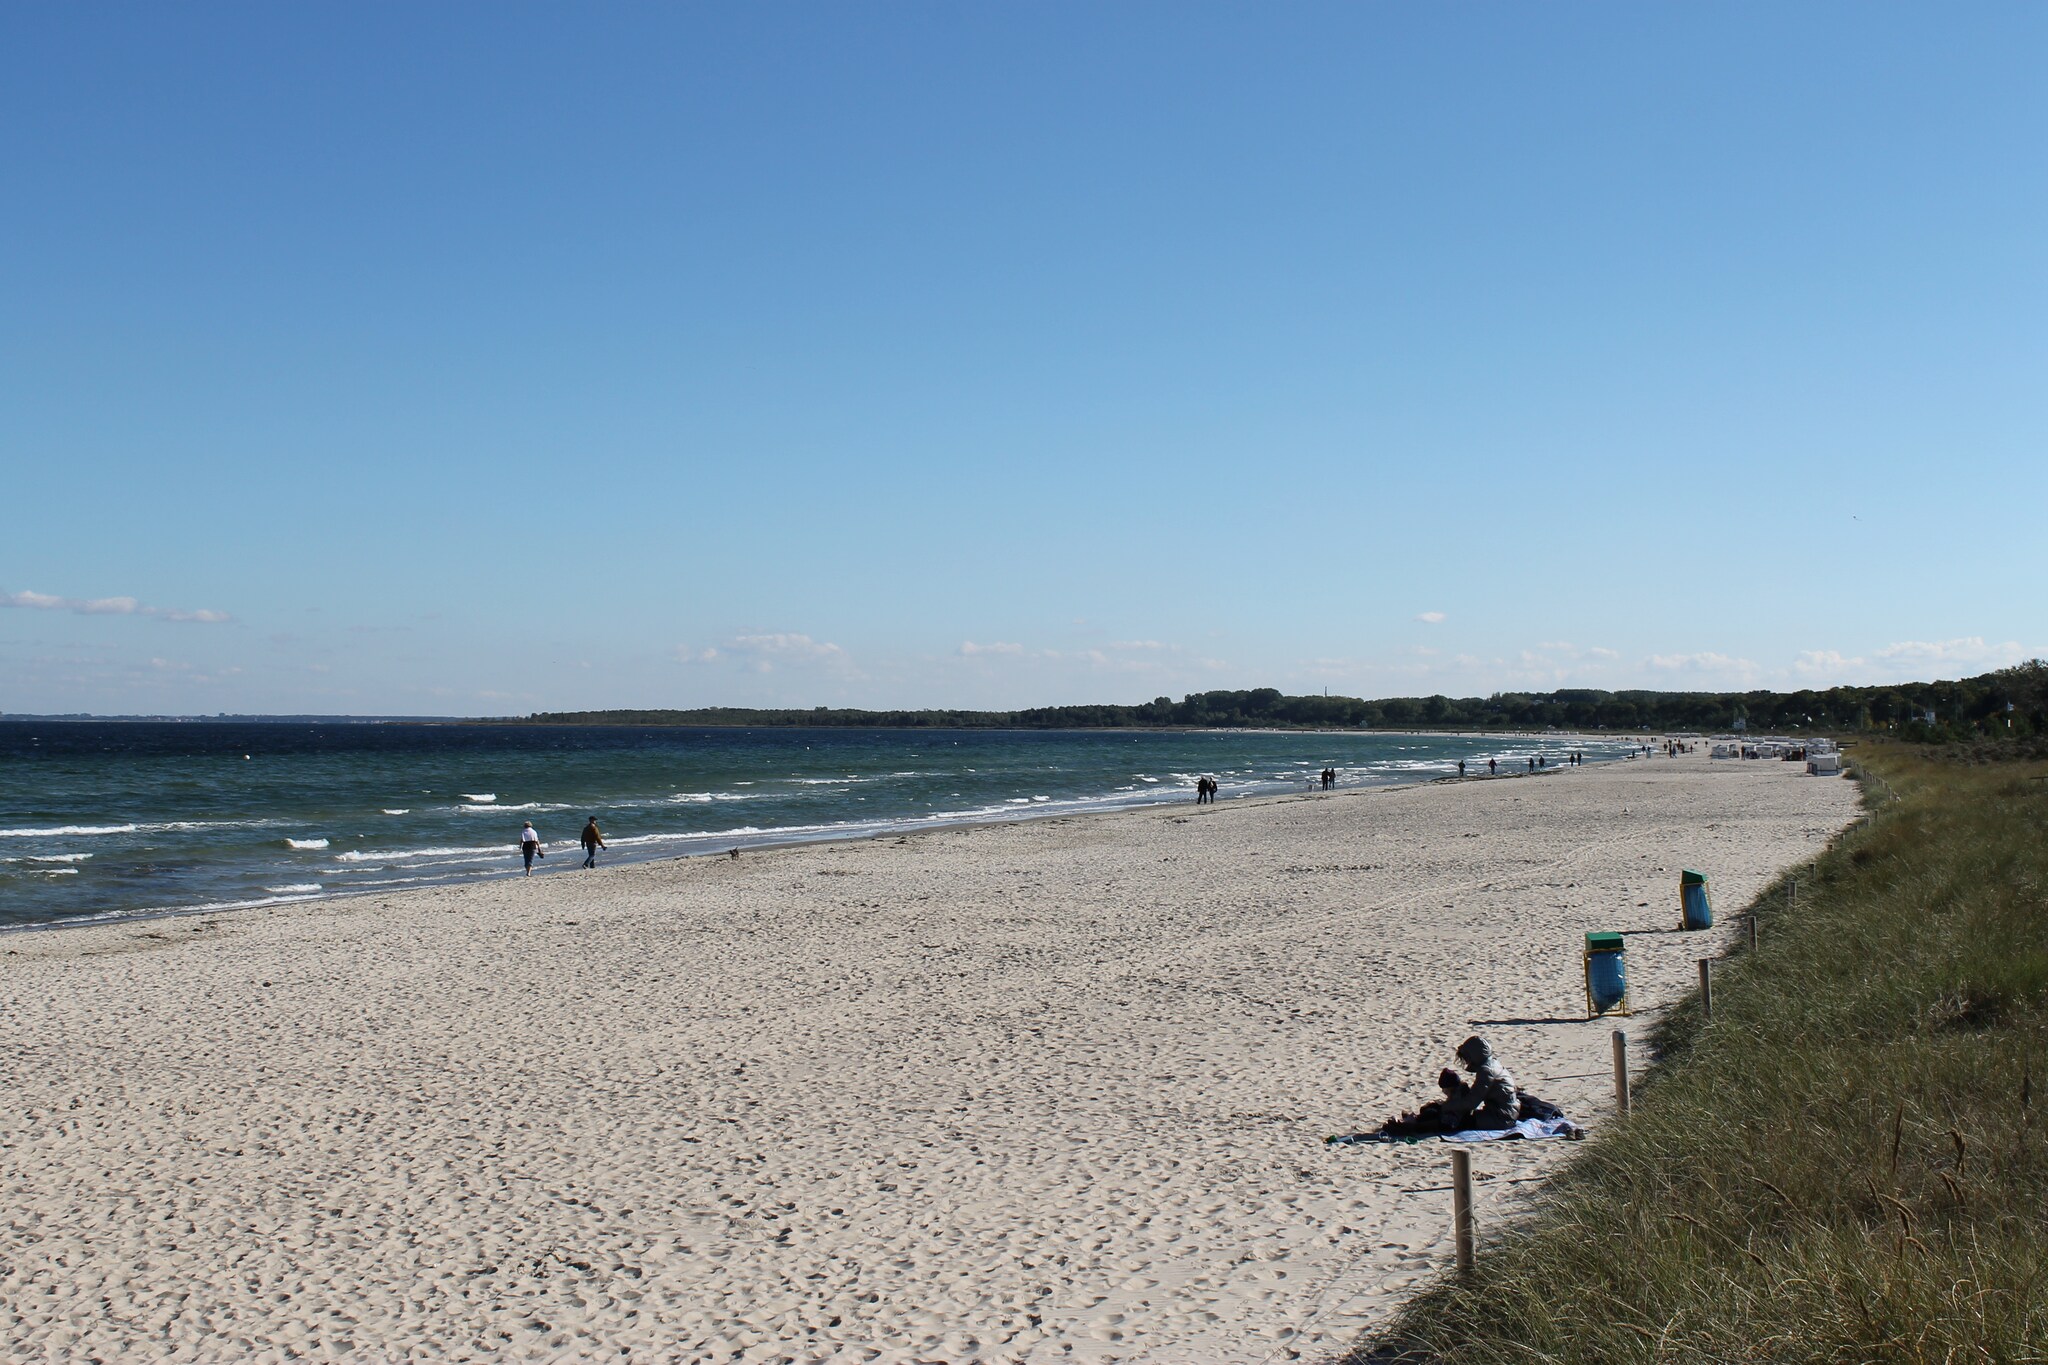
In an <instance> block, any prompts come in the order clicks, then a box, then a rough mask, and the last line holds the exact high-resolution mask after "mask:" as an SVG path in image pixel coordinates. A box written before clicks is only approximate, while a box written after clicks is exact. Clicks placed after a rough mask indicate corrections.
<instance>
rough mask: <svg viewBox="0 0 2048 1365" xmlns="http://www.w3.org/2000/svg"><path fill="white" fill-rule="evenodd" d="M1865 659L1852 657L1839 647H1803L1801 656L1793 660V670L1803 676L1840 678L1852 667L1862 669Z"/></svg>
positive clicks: (1829, 678) (1831, 679)
mask: <svg viewBox="0 0 2048 1365" xmlns="http://www.w3.org/2000/svg"><path fill="white" fill-rule="evenodd" d="M1862 667H1863V660H1862V659H1858V658H1851V657H1849V656H1848V655H1846V654H1844V653H1842V652H1841V651H1840V650H1837V649H1802V650H1800V651H1799V657H1798V658H1796V659H1794V660H1793V661H1792V671H1793V673H1795V674H1797V675H1798V676H1799V677H1801V678H1825V679H1828V680H1830V681H1833V680H1838V679H1840V678H1842V677H1844V676H1845V675H1847V674H1848V673H1849V671H1850V670H1851V669H1861V668H1862Z"/></svg>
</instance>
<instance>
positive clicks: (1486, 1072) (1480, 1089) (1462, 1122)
mask: <svg viewBox="0 0 2048 1365" xmlns="http://www.w3.org/2000/svg"><path fill="white" fill-rule="evenodd" d="M1457 1057H1458V1065H1460V1066H1462V1067H1464V1068H1465V1069H1466V1070H1467V1071H1469V1072H1471V1073H1472V1079H1471V1080H1469V1081H1467V1080H1466V1079H1465V1078H1464V1077H1463V1076H1460V1075H1459V1074H1458V1073H1457V1072H1455V1071H1452V1070H1450V1069H1449V1068H1445V1069H1444V1070H1443V1071H1440V1072H1438V1073H1437V1078H1436V1083H1437V1087H1438V1089H1440V1090H1442V1091H1443V1092H1444V1097H1443V1098H1442V1099H1440V1100H1431V1101H1430V1102H1429V1103H1427V1104H1425V1105H1423V1106H1422V1107H1421V1108H1420V1109H1416V1110H1413V1111H1411V1112H1409V1113H1406V1114H1401V1115H1399V1116H1397V1117H1394V1118H1390V1119H1388V1120H1387V1121H1386V1122H1385V1123H1383V1124H1381V1125H1380V1126H1379V1129H1378V1130H1377V1133H1376V1134H1375V1135H1376V1136H1379V1137H1388V1138H1402V1137H1435V1136H1437V1135H1438V1134H1441V1133H1468V1132H1474V1131H1484V1130H1498V1129H1504V1128H1512V1127H1514V1126H1515V1125H1516V1124H1517V1123H1519V1122H1521V1121H1523V1120H1524V1119H1546V1120H1548V1119H1561V1118H1563V1117H1564V1111H1563V1110H1562V1109H1559V1108H1558V1107H1557V1106H1556V1105H1554V1104H1552V1103H1551V1102H1550V1101H1549V1100H1546V1099H1540V1098H1538V1097H1537V1096H1535V1095H1531V1094H1529V1093H1528V1092H1527V1091H1525V1090H1518V1089H1516V1088H1515V1078H1514V1077H1513V1076H1512V1075H1510V1074H1508V1070H1507V1068H1506V1067H1504V1066H1502V1065H1501V1064H1500V1063H1499V1061H1497V1060H1495V1058H1494V1055H1493V1049H1492V1048H1490V1047H1488V1046H1487V1044H1486V1040H1485V1039H1484V1038H1480V1037H1477V1036H1474V1037H1471V1038H1467V1039H1466V1040H1465V1041H1464V1042H1462V1043H1460V1044H1458V1052H1457Z"/></svg>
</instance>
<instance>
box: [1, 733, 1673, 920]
mask: <svg viewBox="0 0 2048 1365" xmlns="http://www.w3.org/2000/svg"><path fill="white" fill-rule="evenodd" d="M565 728H581V727H565ZM1027 733H1028V732H1027ZM1076 733H1091V732H1087V731H1080V732H1076ZM1189 733H1204V734H1209V733H1213V734H1237V733H1244V732H1243V731H1231V730H1216V731H1191V732H1189ZM1262 733H1270V734H1276V735H1299V734H1304V733H1328V734H1345V733H1351V732H1347V731H1315V732H1308V731H1292V730H1272V731H1265V732H1262ZM1418 737H1422V736H1418ZM1434 737H1436V738H1442V737H1443V736H1434ZM1520 737H1523V738H1545V737H1544V736H1534V735H1531V736H1520ZM1548 738H1552V739H1555V738H1559V737H1558V736H1549V737H1548ZM1563 738H1578V736H1563ZM1632 760H1633V756H1631V755H1600V756H1595V757H1592V758H1590V759H1589V761H1588V764H1587V766H1588V767H1600V766H1604V765H1606V764H1609V763H1625V762H1630V761H1632ZM1563 771H1565V769H1564V768H1562V767H1558V768H1551V769H1547V770H1543V769H1539V770H1537V771H1535V772H1508V773H1498V774H1476V773H1475V774H1470V775H1458V774H1439V775H1434V776H1432V775H1428V774H1420V773H1418V774H1413V775H1402V776H1388V777H1385V778H1383V779H1381V780H1378V781H1372V782H1352V783H1349V784H1348V785H1344V784H1340V785H1339V786H1337V787H1333V788H1330V789H1328V790H1310V791H1303V790H1253V791H1248V792H1244V793H1241V794H1237V795H1225V796H1224V797H1223V799H1224V800H1225V801H1227V802H1230V803H1233V804H1234V803H1237V802H1244V801H1270V800H1276V799H1296V798H1302V797H1309V796H1329V795H1334V794H1337V793H1339V792H1346V793H1361V792H1378V791H1394V790H1400V789H1403V788H1408V787H1418V786H1426V785H1428V784H1430V783H1434V782H1460V781H1473V780H1478V779H1481V778H1485V779H1488V780H1492V779H1495V778H1508V777H1542V776H1546V775H1547V774H1548V773H1556V772H1563ZM1262 785H1271V784H1262ZM1159 791H1160V794H1159V795H1157V796H1150V795H1148V794H1147V793H1145V792H1133V793H1131V794H1130V795H1129V796H1128V797H1125V798H1121V799H1118V798H1114V797H1109V796H1102V797H1093V798H1070V799H1078V800H1085V801H1088V802H1089V803H1090V804H1088V805H1087V806H1085V807H1083V808H1080V809H1074V808H1072V807H1069V806H1064V805H1060V804H1059V803H1051V805H1050V808H1048V809H1045V810H1044V811H1043V813H1034V808H1033V807H1019V808H1018V809H1017V810H1015V811H1014V812H1012V811H1004V812H1000V813H994V814H968V813H963V814H960V815H957V816H953V815H942V816H939V817H905V818H902V819H892V818H889V817H878V818H877V819H875V820H873V821H871V822H869V824H870V827H869V828H867V829H865V830H861V831H858V832H847V833H822V832H817V831H816V830H815V829H810V828H805V827H801V826H797V827H784V828H780V829H778V828H774V827H770V828H766V829H761V830H757V831H755V832H753V833H750V834H746V835H742V836H739V837H738V838H737V840H736V841H735V842H730V843H729V842H727V840H728V839H731V838H732V836H726V835H720V836H713V835H709V834H706V835H702V836H698V835H690V834H687V833H684V834H675V835H665V836H655V837H660V838H666V839H670V840H683V839H694V838H702V839H703V840H705V842H706V843H707V845H708V844H709V843H710V842H711V841H712V840H713V838H714V837H716V839H717V842H718V846H717V847H708V846H707V847H705V848H703V849H701V850H697V851H690V852H682V853H674V852H660V853H650V854H645V855H636V854H634V853H631V852H623V853H617V854H611V855H609V856H608V858H607V861H606V862H605V863H604V864H602V865H601V866H604V867H629V866H639V865H642V864H647V863H662V862H675V861H682V860H689V859H700V858H723V857H726V856H728V854H729V852H730V850H731V849H733V848H738V849H740V850H742V851H744V852H767V851H769V850H774V849H785V848H803V847H811V846H816V845H831V844H854V843H866V842H870V841H874V840H879V839H894V838H905V837H910V838H914V837H917V836H919V835H923V834H930V833H942V832H945V831H948V830H955V829H963V828H979V827H983V826H1003V825H1010V824H1021V823H1027V822H1031V821H1037V820H1062V819H1088V818H1093V817H1096V816H1109V815H1118V814H1122V813H1125V812H1128V811H1139V810H1149V809H1154V808H1157V807H1167V806H1173V805H1179V804H1187V803H1188V800H1189V796H1188V792H1187V789H1183V788H1171V789H1169V788H1164V787H1162V788H1160V789H1159ZM1169 793H1171V794H1169ZM556 843H557V845H558V846H560V847H562V848H563V849H565V850H566V849H570V848H578V847H580V846H579V845H575V844H572V843H570V842H568V841H564V840H557V841H556ZM402 852H403V851H401V854H402ZM517 857H518V851H517V849H516V848H514V847H511V846H509V845H508V852H507V854H506V859H507V861H508V862H510V861H511V860H513V859H516V858H517ZM568 870H569V869H566V868H562V869H555V870H544V871H543V873H542V875H543V876H549V877H552V876H557V875H560V874H561V873H562V872H565V871H568ZM506 878H523V874H522V872H521V871H519V870H517V869H514V868H512V867H507V868H505V869H504V870H502V871H499V870H491V871H486V872H464V873H450V874H448V875H447V876H445V877H440V876H434V877H430V878H426V879H423V880H422V882H421V883H420V884H419V885H418V886H416V887H414V888H411V889H413V890H419V891H426V890H431V889H435V888H441V887H452V886H468V885H475V884H489V883H492V882H496V881H501V880H504V879H506ZM392 894H397V893H394V892H393V891H391V890H390V889H389V888H386V887H365V888H362V889H360V890H354V889H349V888H347V887H334V888H328V887H323V888H322V890H320V891H319V892H317V893H307V894H289V895H276V896H264V897H257V898H252V899H249V900H240V901H211V902H205V903H201V904H197V905H178V906H151V907H145V908H142V909H138V910H114V911H106V912H102V913H98V914H90V915H72V916H66V917H62V918H53V919H48V920H37V921H28V922H23V923H4V924H0V941H4V940H5V939H6V938H8V937H9V936H11V935H15V934H27V933H44V932H48V931H52V930H71V929H89V928H95V927H103V926H119V925H123V924H146V923H151V922H155V921H159V920H166V919H178V918H182V917H185V916H189V915H215V914H239V913H242V912H245V911H249V910H263V909H270V908H273V907H276V906H282V905H305V904H311V903H314V902H319V901H328V900H353V899H356V898H358V897H362V896H380V895H392Z"/></svg>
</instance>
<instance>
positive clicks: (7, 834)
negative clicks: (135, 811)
mask: <svg viewBox="0 0 2048 1365" xmlns="http://www.w3.org/2000/svg"><path fill="white" fill-rule="evenodd" d="M140 828H141V826H140V825H43V826H40V827H37V828H33V829H0V839H40V838H43V837H44V836H46V835H54V834H133V833H135V831H136V830H138V829H140Z"/></svg>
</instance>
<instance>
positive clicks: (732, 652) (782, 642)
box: [670, 632, 852, 673]
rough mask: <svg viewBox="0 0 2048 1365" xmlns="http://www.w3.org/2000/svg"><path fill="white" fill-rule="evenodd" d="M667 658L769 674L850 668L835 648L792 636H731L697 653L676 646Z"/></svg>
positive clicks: (849, 660)
mask: <svg viewBox="0 0 2048 1365" xmlns="http://www.w3.org/2000/svg"><path fill="white" fill-rule="evenodd" d="M670 654H671V655H672V656H673V657H674V658H675V660H676V662H678V663H685V664H711V663H720V662H726V663H731V664H734V665H737V666H738V667H741V668H745V669H748V670H750V671H752V672H755V673H772V672H774V671H775V670H776V669H777V668H778V667H793V668H820V667H823V668H831V669H846V668H850V667H851V664H852V660H851V658H850V657H849V656H848V655H847V652H846V651H845V650H843V649H841V648H840V647H839V646H838V645H835V644H832V643H830V642H828V641H825V640H813V639H812V638H811V637H810V636H808V635H799V634H796V633H793V632H773V633H767V634H761V635H735V636H733V637H732V638H731V639H729V640H727V641H725V642H724V643H723V644H717V645H706V646H704V647H703V648H701V649H698V648H693V647H692V646H690V645H686V644H684V645H677V646H676V647H675V648H674V649H673V650H671V651H670Z"/></svg>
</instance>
